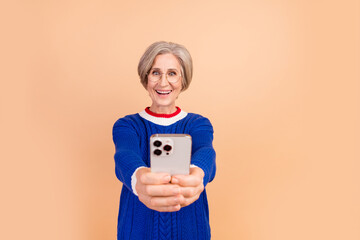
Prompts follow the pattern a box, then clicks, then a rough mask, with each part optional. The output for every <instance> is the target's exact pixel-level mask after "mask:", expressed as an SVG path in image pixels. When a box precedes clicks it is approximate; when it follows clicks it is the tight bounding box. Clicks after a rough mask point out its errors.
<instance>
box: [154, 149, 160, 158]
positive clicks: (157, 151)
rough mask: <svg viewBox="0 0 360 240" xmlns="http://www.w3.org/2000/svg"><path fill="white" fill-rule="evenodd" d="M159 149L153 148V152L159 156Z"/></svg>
mask: <svg viewBox="0 0 360 240" xmlns="http://www.w3.org/2000/svg"><path fill="white" fill-rule="evenodd" d="M161 153H162V152H161V150H159V149H155V150H154V154H155V155H156V156H160V155H161Z"/></svg>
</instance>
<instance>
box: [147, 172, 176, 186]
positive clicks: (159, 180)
mask: <svg viewBox="0 0 360 240" xmlns="http://www.w3.org/2000/svg"><path fill="white" fill-rule="evenodd" d="M170 180H171V176H170V175H169V174H168V173H153V172H146V173H144V174H142V175H141V176H140V181H141V183H142V184H149V185H151V184H164V183H169V182H170Z"/></svg>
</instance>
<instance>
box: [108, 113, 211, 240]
mask: <svg viewBox="0 0 360 240" xmlns="http://www.w3.org/2000/svg"><path fill="white" fill-rule="evenodd" d="M156 133H185V134H190V135H191V137H192V158H191V164H194V165H196V166H197V167H200V168H201V169H202V170H203V171H204V173H205V176H204V186H206V184H207V183H208V182H210V181H212V180H213V178H214V177H215V169H216V167H215V151H214V148H213V146H212V141H213V128H212V126H211V123H210V121H209V120H208V119H207V118H204V117H202V116H200V115H198V114H193V113H186V112H184V111H182V110H181V109H180V108H178V111H177V112H176V113H175V114H172V115H168V116H161V115H156V114H153V113H151V112H150V111H149V110H148V109H146V110H144V111H142V112H140V113H138V114H133V115H128V116H125V117H123V118H120V119H119V120H117V121H116V123H115V124H114V127H113V140H114V143H115V149H116V153H115V157H114V158H115V172H116V176H117V178H118V179H119V180H120V181H121V182H122V183H123V187H122V192H121V197H120V207H119V215H118V233H117V239H118V240H120V239H121V240H123V239H126V240H128V239H129V240H130V239H131V240H142V239H149V240H150V239H156V240H158V239H159V240H163V239H164V240H169V239H172V240H175V239H176V240H188V239H204V240H207V239H210V225H209V208H208V202H207V197H206V191H205V190H204V191H203V192H202V193H201V195H200V197H199V199H198V200H197V201H195V202H194V203H192V204H191V205H189V206H187V207H184V208H181V209H180V211H177V212H157V211H154V210H151V209H149V208H147V207H146V206H145V205H144V204H143V203H142V202H140V201H139V198H138V197H137V196H136V195H135V194H134V192H133V189H132V188H131V176H132V175H133V173H134V171H135V170H136V169H137V168H138V167H141V166H145V167H150V154H149V139H150V136H151V135H153V134H156Z"/></svg>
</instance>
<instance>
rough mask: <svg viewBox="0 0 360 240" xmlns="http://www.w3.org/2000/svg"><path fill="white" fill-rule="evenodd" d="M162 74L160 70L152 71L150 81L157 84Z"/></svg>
mask: <svg viewBox="0 0 360 240" xmlns="http://www.w3.org/2000/svg"><path fill="white" fill-rule="evenodd" d="M161 75H162V73H161V72H160V71H158V70H151V71H150V74H149V80H150V81H152V82H157V81H159V80H160V78H161Z"/></svg>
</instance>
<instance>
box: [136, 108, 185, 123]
mask: <svg viewBox="0 0 360 240" xmlns="http://www.w3.org/2000/svg"><path fill="white" fill-rule="evenodd" d="M139 115H140V117H142V118H144V119H146V120H148V121H150V122H152V123H155V124H158V125H161V126H169V125H171V124H174V123H176V122H177V121H179V120H181V119H183V118H184V117H186V116H187V112H185V111H183V110H181V109H180V108H178V111H176V112H175V115H174V114H168V116H167V114H156V113H152V112H151V111H150V110H149V109H148V108H146V109H145V110H143V111H141V112H139Z"/></svg>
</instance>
